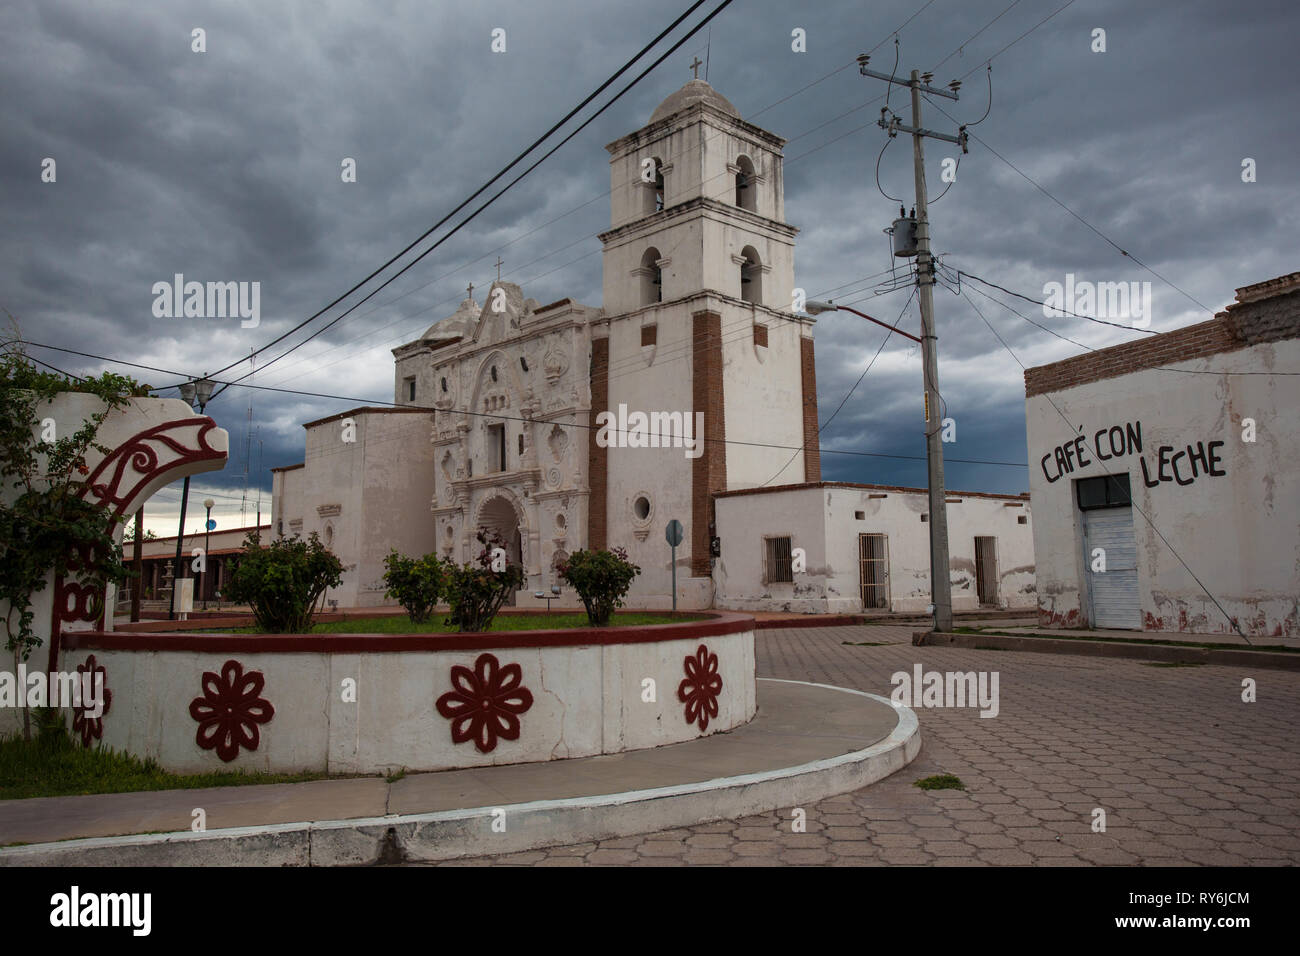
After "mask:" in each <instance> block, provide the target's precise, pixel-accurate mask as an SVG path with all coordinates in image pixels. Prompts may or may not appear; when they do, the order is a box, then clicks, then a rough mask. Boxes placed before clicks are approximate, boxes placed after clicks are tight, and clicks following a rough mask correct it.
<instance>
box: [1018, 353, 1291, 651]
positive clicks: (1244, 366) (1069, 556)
mask: <svg viewBox="0 0 1300 956" xmlns="http://www.w3.org/2000/svg"><path fill="white" fill-rule="evenodd" d="M1170 367H1172V368H1182V369H1197V370H1206V369H1209V370H1217V371H1253V372H1260V371H1266V370H1270V369H1278V370H1279V371H1280V370H1294V369H1296V368H1300V341H1296V340H1289V341H1281V342H1273V343H1269V344H1265V345H1257V346H1253V347H1250V348H1245V349H1241V350H1238V351H1233V352H1228V353H1225V354H1220V355H1215V356H1212V357H1210V358H1208V359H1198V360H1195V361H1189V362H1179V363H1170ZM1049 397H1050V399H1051V401H1049ZM1052 402H1055V403H1056V405H1058V406H1060V408H1061V410H1062V411H1063V412H1064V413H1065V415H1066V416H1067V417H1068V418H1069V420H1070V422H1072V423H1073V424H1075V425H1080V424H1081V425H1082V426H1083V431H1082V435H1083V437H1084V439H1085V448H1086V449H1088V458H1089V459H1092V461H1091V463H1090V464H1088V465H1086V466H1084V467H1081V468H1076V469H1075V470H1074V471H1073V472H1072V473H1069V474H1066V475H1064V476H1062V477H1061V478H1060V479H1058V480H1056V481H1054V482H1049V481H1048V477H1049V475H1050V476H1053V477H1054V476H1055V475H1056V473H1057V471H1058V468H1057V464H1056V461H1055V456H1054V449H1055V448H1056V447H1057V446H1059V445H1061V444H1062V443H1063V442H1066V441H1068V440H1070V439H1071V438H1072V437H1074V436H1072V435H1071V428H1070V426H1069V425H1067V424H1066V422H1065V421H1064V420H1063V419H1062V418H1061V416H1060V414H1058V412H1057V411H1056V409H1055V408H1054V407H1053V406H1052ZM1297 408H1300V379H1297V378H1296V377H1294V376H1277V377H1270V376H1263V375H1243V376H1214V375H1201V374H1180V373H1177V372H1163V371H1154V370H1148V371H1141V372H1134V373H1131V374H1127V375H1122V376H1118V377H1115V378H1108V379H1104V380H1102V381H1098V382H1091V383H1088V384H1084V385H1079V386H1076V387H1073V388H1068V389H1064V390H1062V391H1059V392H1053V393H1050V396H1049V395H1035V396H1032V397H1030V398H1028V399H1027V400H1026V403H1025V418H1026V429H1027V431H1028V438H1029V459H1030V461H1029V473H1030V492H1031V495H1032V499H1033V503H1034V513H1035V515H1036V517H1037V521H1036V522H1035V528H1034V535H1035V550H1036V553H1037V555H1038V581H1039V593H1040V602H1039V619H1040V622H1041V623H1043V624H1046V625H1053V626H1065V627H1072V626H1088V625H1089V623H1090V622H1089V617H1090V613H1091V609H1090V606H1089V603H1088V599H1087V590H1086V587H1087V583H1086V576H1085V567H1084V563H1083V538H1082V527H1081V524H1080V512H1079V510H1078V507H1077V505H1076V504H1075V497H1074V494H1075V493H1074V480H1075V479H1079V478H1090V477H1094V476H1097V475H1102V474H1106V473H1107V469H1108V468H1109V469H1110V471H1111V473H1127V474H1128V475H1129V483H1130V487H1131V489H1132V492H1133V496H1134V502H1135V504H1136V506H1137V507H1136V508H1134V510H1133V530H1134V534H1135V537H1136V541H1137V549H1138V593H1139V599H1140V601H1141V609H1142V626H1143V629H1144V630H1155V631H1182V632H1187V633H1196V634H1222V633H1231V632H1232V630H1233V629H1232V625H1231V624H1230V623H1229V621H1228V620H1227V619H1226V618H1225V617H1224V615H1223V613H1222V612H1220V611H1219V609H1218V608H1217V607H1216V606H1215V604H1214V602H1213V601H1211V600H1210V598H1209V597H1208V596H1207V595H1206V594H1205V592H1204V591H1203V590H1202V589H1201V588H1200V587H1199V586H1198V585H1197V583H1196V581H1195V580H1194V579H1193V577H1192V575H1191V574H1190V573H1189V572H1188V570H1187V569H1186V568H1184V567H1183V565H1182V564H1181V563H1180V562H1179V560H1178V558H1177V557H1176V556H1175V555H1174V553H1173V552H1171V550H1170V547H1169V545H1172V547H1173V549H1174V550H1175V551H1176V552H1177V553H1178V554H1179V555H1181V556H1182V558H1183V560H1184V561H1186V562H1187V565H1188V566H1189V567H1190V569H1191V571H1192V572H1194V573H1195V575H1196V576H1197V577H1199V578H1200V579H1201V581H1203V582H1204V583H1205V584H1206V586H1207V587H1208V588H1209V589H1210V591H1211V592H1213V594H1214V596H1215V597H1216V598H1218V600H1219V602H1220V603H1221V604H1222V605H1223V607H1224V609H1225V610H1226V611H1227V613H1228V614H1229V615H1230V616H1232V617H1233V618H1235V619H1236V620H1237V622H1238V624H1239V625H1240V627H1241V629H1242V630H1243V631H1244V632H1245V633H1246V634H1248V635H1260V636H1279V635H1295V634H1300V611H1298V609H1297V600H1298V598H1300V428H1297V424H1296V409H1297ZM1243 418H1253V419H1254V420H1255V423H1256V440H1255V441H1254V442H1253V443H1252V442H1246V441H1243V440H1242V436H1243V425H1242V419H1243ZM1131 422H1140V423H1141V427H1142V452H1141V454H1138V453H1136V452H1134V453H1132V454H1125V455H1123V456H1120V457H1116V458H1113V459H1112V460H1111V461H1107V462H1099V461H1097V460H1096V455H1095V454H1094V453H1093V451H1092V445H1093V442H1094V439H1095V437H1096V433H1097V431H1098V429H1103V428H1106V429H1108V428H1109V427H1110V426H1112V425H1115V424H1119V425H1125V424H1126V423H1131ZM1213 441H1219V442H1223V445H1222V447H1220V448H1218V450H1217V451H1218V457H1219V459H1220V461H1221V464H1220V469H1221V470H1222V471H1224V472H1225V475H1224V476H1223V477H1214V476H1211V475H1207V474H1204V473H1202V474H1200V475H1199V476H1198V477H1197V478H1195V480H1193V481H1191V482H1190V483H1189V484H1186V485H1179V484H1178V483H1177V482H1175V481H1172V480H1170V481H1159V480H1158V477H1159V474H1160V464H1159V448H1160V446H1170V447H1171V448H1172V449H1173V451H1171V452H1168V453H1167V457H1169V456H1172V455H1175V454H1177V453H1178V452H1184V451H1186V449H1187V446H1188V445H1189V444H1190V445H1193V446H1195V445H1196V444H1197V443H1198V442H1200V443H1205V444H1206V445H1208V443H1210V442H1213ZM1103 451H1104V452H1107V453H1109V452H1110V448H1109V446H1108V445H1105V446H1104V447H1103ZM1043 455H1049V456H1050V457H1049V460H1048V461H1047V462H1046V467H1047V469H1048V471H1047V473H1046V474H1045V473H1044V469H1043V464H1042V462H1041V459H1042V456H1043ZM1142 459H1145V460H1146V467H1147V474H1148V476H1149V477H1150V479H1151V480H1152V481H1154V482H1155V484H1154V486H1153V487H1147V485H1146V480H1145V479H1144V475H1143V472H1142V467H1141V460H1142ZM1179 465H1180V475H1181V477H1182V478H1183V479H1184V480H1187V479H1188V478H1190V477H1191V475H1190V468H1189V465H1188V459H1187V458H1186V457H1184V458H1182V459H1181V460H1180V463H1179ZM1198 470H1200V469H1199V468H1198ZM1165 474H1166V475H1172V466H1171V465H1168V464H1167V465H1166V467H1165ZM1139 509H1140V510H1141V511H1142V512H1145V513H1146V514H1147V515H1148V516H1150V518H1151V520H1152V522H1154V525H1155V528H1158V529H1159V532H1160V534H1163V535H1164V537H1165V538H1167V539H1168V542H1169V544H1168V545H1167V544H1166V543H1165V542H1163V541H1162V540H1161V538H1160V534H1158V533H1157V532H1156V530H1155V529H1154V528H1153V527H1152V526H1151V524H1150V523H1149V522H1148V521H1147V520H1145V519H1144V518H1143V517H1142V514H1140V513H1139Z"/></svg>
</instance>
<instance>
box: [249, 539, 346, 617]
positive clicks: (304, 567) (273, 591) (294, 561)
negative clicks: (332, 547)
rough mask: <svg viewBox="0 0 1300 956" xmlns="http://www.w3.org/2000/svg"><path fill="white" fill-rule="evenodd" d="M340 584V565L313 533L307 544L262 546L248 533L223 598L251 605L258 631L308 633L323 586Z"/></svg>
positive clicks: (286, 542) (284, 542)
mask: <svg viewBox="0 0 1300 956" xmlns="http://www.w3.org/2000/svg"><path fill="white" fill-rule="evenodd" d="M342 580H343V565H342V563H341V562H340V561H339V559H338V558H336V557H335V556H334V555H333V554H332V553H331V552H330V551H329V549H328V548H326V547H325V546H324V545H323V544H321V542H320V538H319V536H317V534H316V532H314V531H313V532H312V534H311V537H310V538H309V539H308V540H306V541H304V540H302V539H301V538H300V537H298V535H294V536H293V537H292V538H277V539H276V540H274V541H272V542H271V545H270V547H267V548H263V547H262V542H261V538H260V537H259V536H258V534H257V532H256V531H250V532H249V533H248V537H247V538H245V539H244V553H243V554H242V555H241V556H240V558H239V563H238V565H237V566H236V567H235V570H234V573H233V574H232V575H231V578H230V583H229V584H228V585H227V587H226V596H227V597H228V598H230V599H231V600H233V601H235V602H236V603H239V604H247V605H249V606H250V607H251V608H252V609H253V617H254V618H255V619H256V621H257V626H258V627H259V628H260V629H261V630H263V631H270V632H273V633H286V634H299V633H302V632H303V631H308V630H311V625H312V618H313V617H315V614H316V602H317V601H318V600H320V597H321V595H322V594H324V593H325V590H326V588H332V587H337V586H338V584H339V582H340V581H342Z"/></svg>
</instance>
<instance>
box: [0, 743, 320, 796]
mask: <svg viewBox="0 0 1300 956" xmlns="http://www.w3.org/2000/svg"><path fill="white" fill-rule="evenodd" d="M328 776H329V775H328V774H324V773H276V774H270V773H268V774H261V773H250V772H248V771H218V772H214V773H198V774H185V775H182V774H174V773H168V772H167V771H166V770H163V769H162V768H161V767H160V766H158V764H157V763H155V762H154V761H153V760H141V759H140V758H138V757H133V756H131V755H129V754H122V753H117V752H115V751H113V750H110V749H108V748H104V747H97V748H92V749H89V750H88V749H86V748H84V747H82V746H81V742H80V741H76V742H73V741H72V740H71V739H70V738H67V737H63V738H58V737H54V738H53V739H47V740H43V741H42V740H31V741H27V740H24V739H23V738H22V737H21V736H16V737H8V738H4V739H0V800H17V799H22V798H25V797H65V796H73V795H76V794H87V793H134V792H137V791H141V790H195V789H200V788H203V787H234V786H243V785H247V784H263V783H300V782H302V781H305V780H324V779H326V778H327V777H328Z"/></svg>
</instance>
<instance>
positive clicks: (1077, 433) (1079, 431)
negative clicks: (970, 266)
mask: <svg viewBox="0 0 1300 956" xmlns="http://www.w3.org/2000/svg"><path fill="white" fill-rule="evenodd" d="M966 304H967V305H969V306H970V307H971V308H972V309H974V310H975V314H976V315H978V316H979V317H980V319H982V320H983V322H984V324H985V325H987V326H988V328H989V331H990V332H992V333H993V335H994V336H995V337H996V338H997V340H998V341H999V342H1001V343H1002V347H1003V348H1004V349H1006V350H1007V353H1008V354H1009V355H1010V356H1011V357H1012V358H1013V359H1015V360H1016V364H1017V365H1019V366H1020V367H1021V368H1022V369H1024V368H1025V363H1024V362H1022V361H1020V357H1019V356H1017V355H1016V353H1015V352H1013V351H1012V350H1011V346H1009V345H1007V343H1006V340H1005V339H1003V338H1002V336H1001V335H998V331H997V329H995V328H993V324H992V323H991V322H989V320H988V319H986V318H984V313H983V312H981V311H980V310H979V308H978V307H977V306H976V305H975V303H974V302H972V301H971V300H970V299H967V300H966ZM1041 394H1042V396H1043V397H1044V398H1046V399H1047V401H1048V403H1049V404H1050V405H1051V406H1052V407H1053V408H1054V409H1056V413H1057V414H1058V415H1060V416H1061V420H1062V421H1064V422H1065V424H1066V426H1068V427H1069V429H1070V434H1071V436H1072V437H1074V438H1076V439H1077V438H1083V439H1084V440H1085V441H1086V440H1087V436H1086V435H1084V434H1083V426H1082V425H1079V426H1077V427H1076V426H1075V425H1074V423H1073V422H1071V421H1070V419H1069V417H1068V416H1067V415H1066V414H1065V412H1064V411H1062V410H1061V406H1059V405H1057V404H1056V402H1055V401H1054V400H1053V399H1052V396H1051V393H1050V392H1042V393H1041ZM1090 444H1091V445H1092V454H1093V456H1094V457H1095V458H1096V460H1097V461H1103V460H1104V459H1103V458H1102V457H1101V455H1100V453H1099V452H1098V451H1097V443H1096V436H1095V435H1094V436H1093V441H1092V442H1091V443H1090ZM1125 474H1127V473H1125ZM1105 477H1107V478H1114V477H1116V476H1115V475H1112V474H1111V473H1110V472H1107V473H1106V474H1105ZM1116 485H1117V486H1118V482H1116ZM1128 497H1129V505H1130V506H1131V507H1132V509H1133V510H1134V511H1136V512H1137V513H1138V514H1140V515H1141V516H1142V519H1143V520H1144V521H1146V523H1147V525H1148V526H1149V527H1150V528H1151V530H1152V531H1154V532H1155V533H1156V536H1157V537H1159V538H1160V540H1161V541H1162V542H1164V545H1165V547H1166V548H1168V549H1169V553H1170V554H1172V555H1173V556H1174V557H1175V558H1177V559H1178V563H1179V564H1181V565H1182V566H1183V570H1185V571H1186V572H1187V573H1188V574H1190V575H1191V577H1192V580H1193V581H1195V582H1196V583H1197V585H1198V586H1199V587H1200V589H1201V590H1202V591H1204V592H1205V596H1206V597H1208V598H1209V599H1210V600H1211V601H1213V602H1214V606H1215V607H1217V608H1218V609H1219V612H1220V613H1221V614H1222V615H1223V616H1224V618H1225V619H1226V620H1227V621H1228V623H1229V624H1231V625H1232V627H1233V630H1235V631H1236V632H1237V634H1238V635H1240V637H1241V639H1242V640H1243V641H1245V642H1246V643H1247V644H1249V643H1250V638H1248V637H1246V635H1245V634H1244V633H1242V630H1241V627H1240V626H1238V624H1237V621H1236V619H1235V618H1233V617H1232V616H1231V615H1229V614H1228V612H1227V611H1226V610H1224V607H1223V605H1222V604H1220V603H1219V599H1218V598H1216V597H1215V596H1214V594H1213V593H1211V591H1210V589H1209V588H1207V587H1206V586H1205V583H1204V582H1203V581H1201V579H1200V578H1199V577H1197V576H1196V572H1195V571H1193V570H1192V569H1191V567H1190V566H1189V565H1188V563H1187V562H1186V561H1184V560H1183V556H1182V555H1181V554H1179V553H1178V551H1177V549H1176V548H1174V546H1173V545H1172V544H1171V543H1170V542H1169V539H1168V538H1166V537H1165V536H1164V533H1163V532H1162V531H1161V530H1160V529H1159V528H1158V527H1156V523H1155V522H1154V521H1153V520H1151V516H1150V515H1148V514H1147V513H1146V512H1145V511H1143V510H1142V508H1141V506H1140V505H1138V503H1137V500H1136V499H1135V498H1134V497H1133V495H1132V494H1131V493H1130V494H1129V496H1128Z"/></svg>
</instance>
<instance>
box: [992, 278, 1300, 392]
mask: <svg viewBox="0 0 1300 956" xmlns="http://www.w3.org/2000/svg"><path fill="white" fill-rule="evenodd" d="M997 288H1001V287H1000V286H998V287H997ZM971 289H972V290H973V291H975V292H978V293H979V294H980V295H982V296H983V297H984V298H986V299H988V300H989V301H990V302H992V303H994V304H995V305H1000V306H1002V308H1004V309H1006V310H1007V311H1008V312H1010V313H1011V314H1012V315H1014V316H1016V317H1017V318H1019V319H1023V320H1024V321H1026V322H1028V323H1029V324H1030V325H1033V326H1036V327H1038V328H1040V329H1042V330H1043V331H1044V332H1048V333H1050V334H1052V335H1055V336H1056V337H1057V338H1058V339H1064V340H1065V341H1066V342H1069V343H1070V344H1071V345H1077V346H1079V348H1081V349H1087V350H1088V351H1089V352H1098V351H1100V349H1097V348H1095V347H1094V346H1091V345H1087V344H1085V343H1083V342H1077V341H1075V340H1074V339H1071V338H1068V337H1066V336H1064V335H1062V334H1061V333H1059V332H1057V331H1056V330H1054V329H1049V328H1048V327H1047V326H1045V325H1040V324H1039V323H1038V322H1035V321H1034V320H1033V319H1031V318H1029V317H1028V316H1026V315H1022V314H1021V313H1020V312H1017V311H1016V310H1015V309H1013V308H1011V306H1009V305H1007V304H1006V303H1005V302H1003V301H1002V300H1000V299H997V298H994V297H993V296H991V295H989V294H988V293H987V292H985V291H983V290H982V289H978V288H975V287H974V286H971ZM1003 291H1006V290H1003ZM1013 294H1014V293H1013ZM966 301H968V302H969V301H970V300H969V299H967V300H966ZM1174 331H1177V330H1174ZM1161 334H1162V335H1168V334H1170V333H1167V332H1162V333H1161ZM1122 344H1123V343H1122ZM1109 347H1110V346H1103V348H1109ZM1189 361H1191V360H1190V359H1189ZM1135 371H1150V372H1175V373H1177V374H1179V375H1216V376H1217V375H1234V376H1238V375H1261V376H1270V375H1288V376H1289V375H1300V372H1278V371H1272V370H1270V371H1265V372H1252V371H1227V370H1223V371H1220V370H1216V369H1202V368H1173V367H1171V366H1168V365H1144V366H1141V367H1140V368H1138V369H1135Z"/></svg>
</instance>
